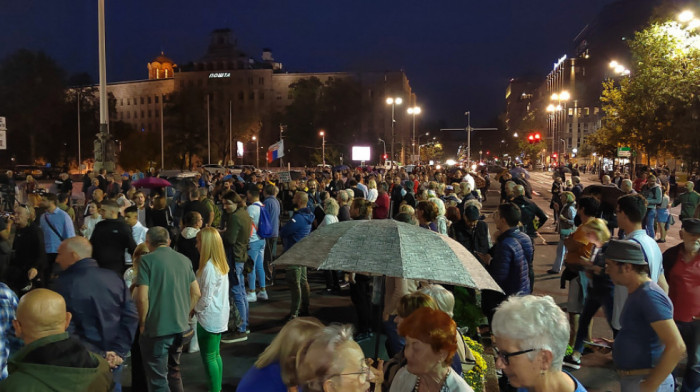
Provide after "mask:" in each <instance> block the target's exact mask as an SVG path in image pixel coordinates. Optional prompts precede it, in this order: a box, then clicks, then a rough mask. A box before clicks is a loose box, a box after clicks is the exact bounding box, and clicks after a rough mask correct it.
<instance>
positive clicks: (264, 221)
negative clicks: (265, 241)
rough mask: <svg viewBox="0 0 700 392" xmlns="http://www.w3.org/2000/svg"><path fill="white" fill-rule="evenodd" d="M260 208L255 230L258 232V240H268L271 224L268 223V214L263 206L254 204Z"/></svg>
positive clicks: (270, 235) (270, 234) (270, 233)
mask: <svg viewBox="0 0 700 392" xmlns="http://www.w3.org/2000/svg"><path fill="white" fill-rule="evenodd" d="M254 205H256V206H258V208H260V220H258V226H257V227H255V224H253V226H254V227H255V230H257V232H258V237H260V238H270V237H272V222H271V221H270V213H269V212H267V209H266V208H265V205H264V204H263V205H260V204H254Z"/></svg>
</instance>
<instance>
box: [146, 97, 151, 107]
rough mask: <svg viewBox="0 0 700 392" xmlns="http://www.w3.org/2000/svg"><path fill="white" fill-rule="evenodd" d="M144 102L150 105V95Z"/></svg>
mask: <svg viewBox="0 0 700 392" xmlns="http://www.w3.org/2000/svg"><path fill="white" fill-rule="evenodd" d="M146 102H147V103H148V104H149V105H150V103H151V97H148V98H146Z"/></svg>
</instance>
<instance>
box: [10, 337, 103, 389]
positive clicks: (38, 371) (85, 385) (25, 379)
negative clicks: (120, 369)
mask: <svg viewBox="0 0 700 392" xmlns="http://www.w3.org/2000/svg"><path fill="white" fill-rule="evenodd" d="M8 369H9V371H10V376H9V377H8V378H6V379H5V380H4V381H2V382H0V392H5V391H7V392H11V391H22V392H46V391H55V392H82V391H86V392H88V391H89V392H102V391H111V390H112V373H111V372H110V370H109V365H108V364H107V361H105V360H104V359H102V358H100V357H99V356H97V355H96V354H93V353H91V352H89V351H87V350H86V349H85V347H83V345H82V344H80V342H78V341H77V340H75V339H72V338H70V337H69V336H68V333H67V332H64V333H61V334H58V335H50V336H46V337H44V338H41V339H39V340H36V341H34V342H32V343H30V344H28V345H26V346H24V347H23V348H22V349H21V350H19V351H18V352H17V353H16V354H15V355H14V356H13V357H12V358H10V361H9V363H8Z"/></svg>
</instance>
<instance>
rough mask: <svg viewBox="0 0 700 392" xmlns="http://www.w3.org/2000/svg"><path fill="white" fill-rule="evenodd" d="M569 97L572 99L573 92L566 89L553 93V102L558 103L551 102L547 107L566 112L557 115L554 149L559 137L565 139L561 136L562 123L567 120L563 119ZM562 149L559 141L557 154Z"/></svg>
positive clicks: (553, 138)
mask: <svg viewBox="0 0 700 392" xmlns="http://www.w3.org/2000/svg"><path fill="white" fill-rule="evenodd" d="M569 99H571V94H569V92H568V91H566V90H564V91H562V92H560V93H553V94H552V97H551V101H552V102H554V101H556V102H557V105H556V106H554V104H550V105H549V106H548V107H547V111H548V112H552V113H558V112H560V111H562V110H563V111H564V114H563V115H561V116H556V115H555V123H554V130H553V132H552V150H553V149H554V142H555V141H557V139H559V140H563V139H561V138H560V137H561V126H560V123H566V121H563V119H564V118H565V117H564V116H565V115H566V102H567V101H569ZM562 103H563V106H562ZM551 107H554V110H550V108H551ZM556 117H562V118H561V119H558V118H556ZM560 150H561V144H559V142H558V141H557V156H560V155H561V151H560ZM559 162H560V163H561V159H559Z"/></svg>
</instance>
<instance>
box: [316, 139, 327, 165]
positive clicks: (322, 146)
mask: <svg viewBox="0 0 700 392" xmlns="http://www.w3.org/2000/svg"><path fill="white" fill-rule="evenodd" d="M318 134H319V135H320V136H321V138H322V141H321V156H322V157H323V168H324V169H325V168H326V132H324V131H321V132H319V133H318Z"/></svg>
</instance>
